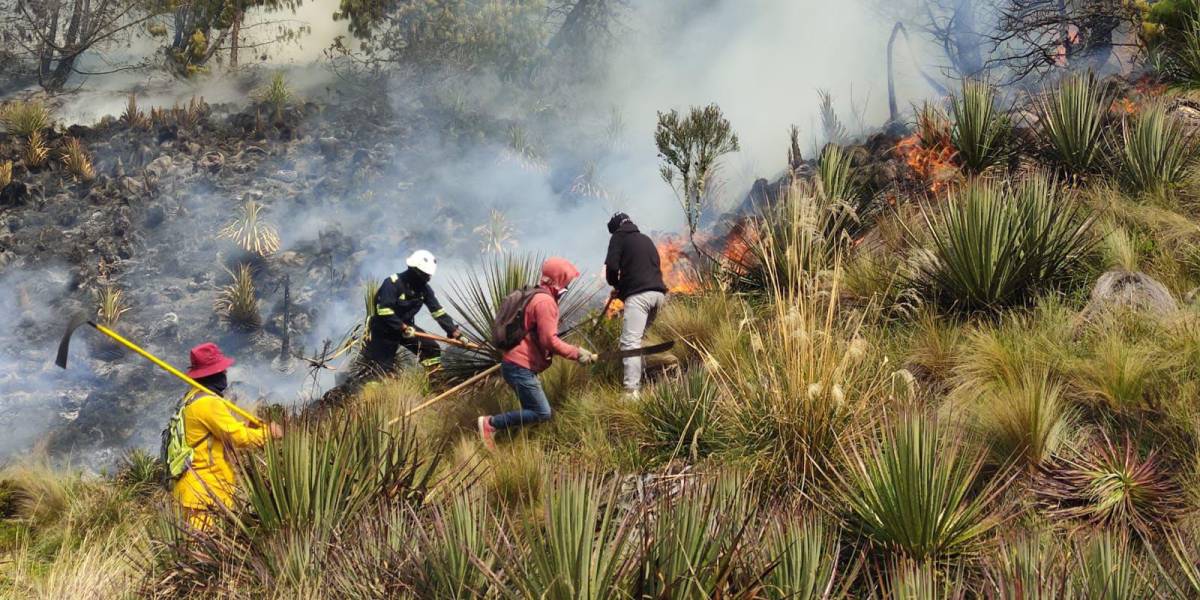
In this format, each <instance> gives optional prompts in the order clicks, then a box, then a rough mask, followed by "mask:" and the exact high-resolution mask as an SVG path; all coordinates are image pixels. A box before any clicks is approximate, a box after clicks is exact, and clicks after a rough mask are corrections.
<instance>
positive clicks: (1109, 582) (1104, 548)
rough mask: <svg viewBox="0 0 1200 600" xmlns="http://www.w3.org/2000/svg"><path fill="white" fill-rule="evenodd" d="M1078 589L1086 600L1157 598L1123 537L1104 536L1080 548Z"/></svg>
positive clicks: (1077, 575) (1078, 548)
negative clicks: (1093, 599) (1088, 599)
mask: <svg viewBox="0 0 1200 600" xmlns="http://www.w3.org/2000/svg"><path fill="white" fill-rule="evenodd" d="M1076 546H1077V548H1076V556H1077V557H1078V560H1077V562H1078V564H1077V566H1076V568H1075V571H1074V574H1075V580H1076V582H1075V587H1076V588H1077V590H1078V593H1079V594H1080V596H1081V597H1083V598H1095V599H1097V600H1136V599H1139V598H1150V597H1153V596H1152V595H1151V594H1149V593H1147V592H1149V591H1150V590H1151V589H1152V587H1153V586H1149V587H1148V586H1147V584H1148V583H1151V582H1148V581H1145V580H1143V578H1142V576H1141V574H1140V573H1139V572H1138V567H1137V565H1136V564H1135V562H1134V550H1133V547H1132V546H1131V545H1130V543H1129V538H1128V537H1126V536H1125V535H1124V534H1123V533H1111V532H1100V533H1098V534H1097V535H1095V537H1093V538H1092V539H1090V540H1087V541H1086V542H1083V543H1078V544H1076Z"/></svg>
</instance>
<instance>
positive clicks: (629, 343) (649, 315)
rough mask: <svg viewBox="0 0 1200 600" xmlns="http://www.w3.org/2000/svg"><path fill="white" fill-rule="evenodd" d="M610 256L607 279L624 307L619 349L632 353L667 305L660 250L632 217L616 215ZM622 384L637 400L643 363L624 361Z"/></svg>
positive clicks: (611, 222) (611, 224) (610, 223)
mask: <svg viewBox="0 0 1200 600" xmlns="http://www.w3.org/2000/svg"><path fill="white" fill-rule="evenodd" d="M608 232H609V233H610V234H612V237H611V238H609V240H608V256H607V257H606V258H605V259H604V275H605V278H606V279H607V280H608V284H609V285H611V286H612V287H613V292H612V293H613V297H615V298H617V299H619V300H621V302H623V303H624V305H625V311H624V312H625V318H624V322H623V324H622V327H621V341H620V348H621V349H622V350H632V349H634V348H640V347H641V346H642V337H643V336H645V334H646V329H647V328H649V327H650V326H651V325H652V324H653V323H654V319H655V317H656V316H658V312H659V311H660V310H662V308H663V306H665V305H666V301H667V286H666V284H665V283H663V276H662V267H661V266H660V264H659V256H658V247H657V246H655V245H654V241H653V240H651V239H650V238H649V237H648V236H647V235H646V234H644V233H642V232H641V231H639V230H638V228H637V225H635V224H634V223H633V221H632V220H630V218H629V215H627V214H625V213H621V212H619V213H617V214H615V215H613V216H612V218H611V219H609V221H608ZM624 367H625V373H624V376H623V378H622V379H623V380H622V384H623V385H624V387H625V393H626V394H627V395H629V396H637V394H638V392H639V390H640V389H641V387H642V359H641V357H630V358H626V359H625V360H624Z"/></svg>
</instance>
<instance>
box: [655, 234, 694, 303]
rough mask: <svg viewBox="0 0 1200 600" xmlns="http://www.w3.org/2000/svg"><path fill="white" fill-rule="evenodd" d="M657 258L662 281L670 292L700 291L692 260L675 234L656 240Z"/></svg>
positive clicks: (688, 292) (689, 292)
mask: <svg viewBox="0 0 1200 600" xmlns="http://www.w3.org/2000/svg"><path fill="white" fill-rule="evenodd" d="M657 245H658V258H659V264H660V266H661V267H662V274H663V282H664V283H666V284H667V291H668V292H670V293H672V294H695V293H697V292H699V291H700V281H699V280H698V279H697V277H696V273H695V270H694V268H693V266H692V261H691V259H690V258H689V257H688V255H687V252H686V251H685V250H684V242H683V240H682V239H680V238H679V237H677V236H668V237H665V238H663V239H662V240H661V241H660V242H658V244H657Z"/></svg>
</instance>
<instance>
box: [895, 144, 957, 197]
mask: <svg viewBox="0 0 1200 600" xmlns="http://www.w3.org/2000/svg"><path fill="white" fill-rule="evenodd" d="M896 153H897V154H899V155H900V157H901V158H903V159H904V162H905V163H907V164H908V167H909V168H910V169H912V171H913V174H915V175H916V176H917V179H919V180H920V181H922V182H924V183H925V184H926V185H927V186H928V188H929V191H930V192H932V193H937V192H938V191H939V190H941V189H942V188H943V187H945V186H946V183H947V181H948V180H949V179H950V177H948V175H951V174H952V173H953V172H954V171H956V167H955V166H954V154H955V153H954V146H953V145H951V144H950V140H949V139H948V138H947V139H945V140H942V139H937V140H936V141H935V143H933V144H932V147H926V145H925V144H924V143H923V142H922V141H921V134H920V133H919V132H918V133H914V134H912V135H910V136H908V137H906V138H904V139H902V140H900V143H898V144H896Z"/></svg>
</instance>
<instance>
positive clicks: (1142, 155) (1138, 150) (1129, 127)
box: [1117, 105, 1196, 194]
mask: <svg viewBox="0 0 1200 600" xmlns="http://www.w3.org/2000/svg"><path fill="white" fill-rule="evenodd" d="M1117 154H1118V160H1119V162H1118V165H1117V175H1118V178H1119V180H1120V182H1121V185H1122V186H1123V187H1124V188H1125V189H1126V190H1128V191H1129V192H1132V193H1135V194H1159V193H1165V192H1168V191H1170V190H1173V189H1175V188H1177V187H1178V186H1179V185H1180V184H1182V183H1183V181H1184V179H1185V178H1186V177H1187V173H1188V170H1189V169H1190V168H1191V166H1192V165H1193V164H1194V163H1195V157H1196V142H1195V141H1194V140H1193V139H1192V137H1191V136H1189V135H1188V133H1187V129H1186V127H1185V126H1184V124H1183V123H1182V122H1181V121H1180V120H1179V119H1176V118H1174V117H1172V116H1170V115H1168V114H1167V111H1166V109H1165V108H1163V107H1162V106H1161V105H1154V106H1150V107H1147V108H1144V109H1143V110H1142V111H1141V112H1139V113H1138V114H1137V115H1136V116H1134V117H1132V118H1129V117H1127V118H1125V120H1124V121H1123V122H1122V123H1121V145H1120V147H1119V148H1118V149H1117Z"/></svg>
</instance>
